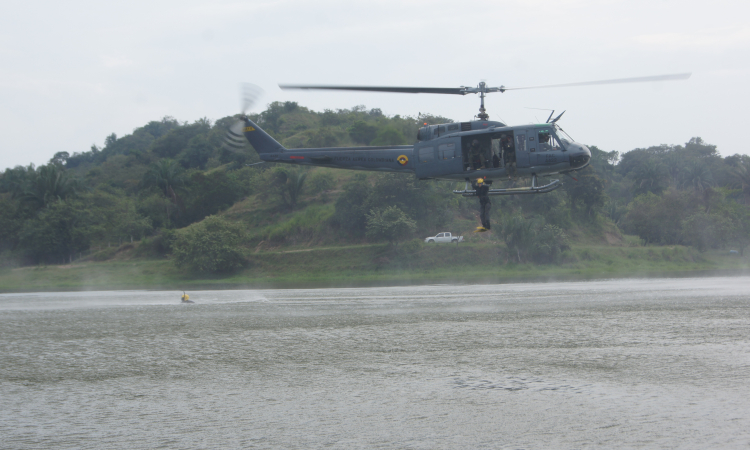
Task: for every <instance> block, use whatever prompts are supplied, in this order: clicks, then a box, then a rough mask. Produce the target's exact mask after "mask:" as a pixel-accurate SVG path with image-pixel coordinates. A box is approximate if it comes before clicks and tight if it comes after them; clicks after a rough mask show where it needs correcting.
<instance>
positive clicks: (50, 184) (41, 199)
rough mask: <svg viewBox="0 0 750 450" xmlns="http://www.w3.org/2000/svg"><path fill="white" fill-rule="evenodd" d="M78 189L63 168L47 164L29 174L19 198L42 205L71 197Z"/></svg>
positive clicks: (76, 184)
mask: <svg viewBox="0 0 750 450" xmlns="http://www.w3.org/2000/svg"><path fill="white" fill-rule="evenodd" d="M78 189H79V187H78V183H77V182H76V181H75V180H72V179H71V178H70V177H69V176H68V175H67V173H66V172H65V169H63V168H62V167H60V166H57V165H55V164H48V165H46V166H40V167H39V168H38V169H37V171H36V172H34V174H29V176H28V178H27V180H26V183H25V184H24V187H23V194H22V196H21V198H22V199H23V200H24V201H26V202H28V203H32V204H34V205H36V206H37V207H42V206H46V205H49V204H50V203H52V202H57V201H60V200H65V199H67V198H70V197H73V196H75V194H76V193H77V191H78Z"/></svg>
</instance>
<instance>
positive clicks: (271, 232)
mask: <svg viewBox="0 0 750 450" xmlns="http://www.w3.org/2000/svg"><path fill="white" fill-rule="evenodd" d="M332 216H333V207H332V205H325V206H310V207H308V208H305V210H304V211H300V212H299V213H296V214H294V215H293V216H292V217H291V218H290V219H289V220H286V221H284V222H282V223H280V224H278V225H274V226H272V227H269V229H268V230H267V231H266V234H265V239H266V240H267V241H269V242H273V243H275V244H281V243H284V242H286V243H289V244H299V243H304V242H310V241H312V240H314V239H316V238H318V237H320V236H321V235H322V234H323V233H324V232H325V228H326V226H327V225H328V223H329V221H330V220H331V217H332Z"/></svg>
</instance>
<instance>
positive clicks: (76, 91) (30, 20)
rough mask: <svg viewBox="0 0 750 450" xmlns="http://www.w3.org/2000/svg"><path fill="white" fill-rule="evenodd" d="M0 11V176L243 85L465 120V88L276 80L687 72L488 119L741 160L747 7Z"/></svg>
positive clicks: (511, 102) (631, 4)
mask: <svg viewBox="0 0 750 450" xmlns="http://www.w3.org/2000/svg"><path fill="white" fill-rule="evenodd" d="M0 5H2V7H1V8H0V11H2V14H0V124H2V125H1V126H2V132H0V155H2V161H1V162H0V170H2V169H4V168H6V167H11V166H15V165H18V164H23V165H26V164H29V163H34V164H37V165H39V164H43V163H45V162H46V161H47V160H49V159H50V157H51V156H52V155H53V154H54V153H55V152H58V151H67V152H70V153H71V154H72V153H74V152H82V151H87V150H89V148H90V147H91V145H92V144H97V145H99V146H101V145H102V144H103V142H104V138H105V137H106V136H107V135H109V134H110V133H113V132H114V133H117V135H118V136H123V135H125V134H129V133H131V132H132V131H133V129H135V128H137V127H139V126H142V125H144V124H146V123H147V122H148V121H150V120H158V119H160V118H162V117H163V116H173V117H175V118H176V119H178V120H180V121H189V122H193V121H195V120H197V119H199V118H201V117H207V118H209V119H212V120H215V119H218V118H221V117H224V116H227V115H231V114H234V113H236V112H238V109H239V100H238V86H239V83H240V82H251V83H254V84H257V85H259V86H260V87H261V88H263V89H264V91H265V93H264V95H263V96H262V98H261V99H260V102H259V103H258V104H257V105H255V107H254V108H253V111H252V112H260V111H262V110H263V109H265V105H266V104H268V103H270V102H272V101H277V100H279V101H286V100H291V101H296V102H298V103H299V104H300V105H302V106H307V107H309V108H311V109H313V110H316V111H322V110H324V109H336V108H350V107H352V106H355V105H360V104H363V105H366V106H367V107H368V108H380V109H382V110H383V112H384V113H386V114H388V115H395V114H401V115H410V116H416V115H417V114H418V113H420V112H423V113H432V114H437V115H442V116H446V117H449V118H451V119H453V120H456V121H461V120H470V119H471V118H472V117H473V116H474V115H475V114H476V113H477V108H478V106H479V99H478V98H477V96H475V95H469V96H465V97H461V96H447V95H428V94H417V95H413V94H411V95H409V94H377V93H360V92H328V91H321V92H308V91H281V90H280V89H279V88H278V86H277V84H278V83H302V84H305V83H310V84H312V83H325V84H364V85H367V84H378V85H394V86H435V87H457V86H461V85H476V84H477V83H478V82H479V81H481V80H485V81H486V82H487V83H488V85H490V86H499V85H505V86H508V87H511V86H528V85H540V84H555V83H567V82H577V81H589V80H597V79H610V78H624V77H637V76H645V75H661V74H668V73H680V72H692V73H693V76H692V77H691V78H690V79H689V80H687V81H672V82H659V83H644V84H628V85H616V86H594V87H573V88H560V89H543V90H536V91H517V92H506V93H504V94H499V93H497V94H491V95H490V96H489V97H488V99H487V110H488V112H489V114H490V118H491V119H495V120H502V121H504V122H506V123H509V124H526V123H531V122H536V121H542V122H543V121H544V120H545V119H546V116H547V114H548V113H545V112H544V111H538V110H533V109H527V108H550V109H555V110H558V111H562V110H567V112H566V114H565V116H564V117H563V119H562V120H561V122H560V124H561V125H562V127H563V128H564V129H565V130H566V131H568V133H569V134H570V135H571V136H572V137H573V138H574V139H575V140H577V141H580V142H583V143H586V144H593V145H597V146H598V147H599V148H601V149H603V150H619V151H628V150H631V149H633V148H637V147H647V146H651V145H659V144H683V143H685V142H687V141H688V140H689V139H690V138H691V137H693V136H700V137H702V138H703V139H704V140H705V141H707V142H709V143H712V144H715V145H718V148H719V151H720V152H721V153H722V154H723V155H725V156H726V155H731V154H734V153H745V154H747V153H750V147H748V145H747V142H748V138H747V137H746V136H745V135H744V134H743V131H744V129H745V127H746V126H747V125H746V123H745V122H746V118H747V116H748V114H747V105H746V103H748V100H749V99H750V86H748V75H749V74H750V24H749V22H748V17H749V16H750V14H749V13H750V2H747V1H740V0H734V1H723V0H714V1H712V2H708V1H705V0H700V1H693V0H688V1H685V0H682V1H672V0H648V1H634V0H627V1H620V0H604V1H589V0H554V1H547V0H519V1H484V2H468V1H463V2H456V1H451V2H448V1H429V2H420V1H403V0H400V1H374V0H372V1H367V2H353V1H351V0H349V1H324V0H317V1H315V2H306V1H297V0H289V1H268V2H264V1H241V2H239V1H237V2H235V1H221V0H213V1H211V2H208V1H202V2H197V1H190V0H180V1H158V0H149V1H137V0H135V1H134V0H131V1H128V2H102V1H90V2H89V1H76V0H68V1H65V2H60V1H29V0H24V1H9V0H2V2H1V3H0Z"/></svg>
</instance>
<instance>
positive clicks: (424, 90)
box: [279, 84, 467, 95]
mask: <svg viewBox="0 0 750 450" xmlns="http://www.w3.org/2000/svg"><path fill="white" fill-rule="evenodd" d="M279 87H280V88H281V89H315V90H331V91H372V92H399V93H402V94H453V95H466V94H467V92H466V91H465V90H464V88H431V87H400V86H337V85H324V84H320V85H314V84H280V85H279Z"/></svg>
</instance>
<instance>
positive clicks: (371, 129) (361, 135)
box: [347, 120, 378, 145]
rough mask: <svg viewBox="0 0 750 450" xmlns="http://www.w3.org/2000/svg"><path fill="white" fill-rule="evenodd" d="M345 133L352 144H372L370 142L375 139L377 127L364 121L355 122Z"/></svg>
mask: <svg viewBox="0 0 750 450" xmlns="http://www.w3.org/2000/svg"><path fill="white" fill-rule="evenodd" d="M347 131H348V132H349V136H351V137H352V139H353V140H354V142H357V143H359V144H364V145H368V144H369V143H370V142H372V140H373V139H375V135H376V134H377V133H378V129H377V127H375V126H374V125H371V124H369V123H367V122H365V121H364V120H357V121H355V122H354V123H353V124H352V125H351V126H350V127H349V128H348V129H347Z"/></svg>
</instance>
